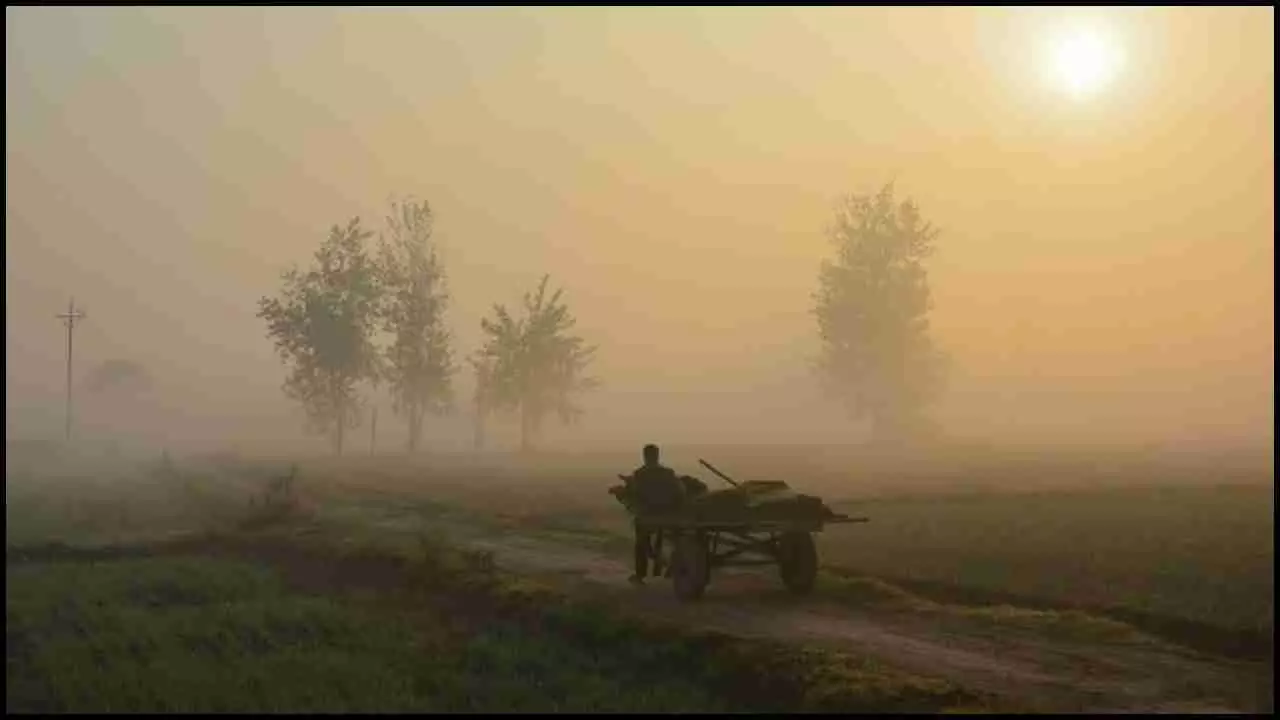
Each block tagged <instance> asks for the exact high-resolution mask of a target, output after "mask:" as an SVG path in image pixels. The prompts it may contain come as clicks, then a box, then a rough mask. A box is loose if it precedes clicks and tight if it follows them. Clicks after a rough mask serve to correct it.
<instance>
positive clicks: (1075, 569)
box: [6, 450, 1275, 653]
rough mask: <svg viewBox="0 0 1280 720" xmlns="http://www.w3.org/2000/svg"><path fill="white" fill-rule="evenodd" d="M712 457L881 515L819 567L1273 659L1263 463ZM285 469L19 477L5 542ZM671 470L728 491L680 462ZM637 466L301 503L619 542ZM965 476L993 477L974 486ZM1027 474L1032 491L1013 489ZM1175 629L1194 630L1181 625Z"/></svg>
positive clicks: (214, 502) (144, 524) (564, 466)
mask: <svg viewBox="0 0 1280 720" xmlns="http://www.w3.org/2000/svg"><path fill="white" fill-rule="evenodd" d="M719 453H720V454H718V455H713V454H711V453H705V454H706V455H711V457H712V458H713V459H714V460H715V461H716V462H717V464H721V465H722V466H723V467H724V468H725V469H726V470H729V471H730V472H732V473H734V474H737V475H739V476H740V477H741V476H744V475H745V476H747V477H787V478H788V480H789V481H790V482H791V483H792V485H793V487H795V488H796V489H798V490H800V491H802V492H810V493H815V494H821V495H823V496H824V497H826V498H828V499H829V500H832V501H833V504H835V505H836V506H837V507H839V508H840V509H841V510H844V511H848V512H851V513H853V514H858V515H868V516H870V517H871V518H872V521H871V522H870V523H869V524H865V525H858V526H852V527H836V528H829V529H828V530H827V531H826V532H824V533H823V534H822V535H821V536H820V537H819V542H820V550H821V553H822V557H823V561H824V564H826V565H827V566H828V567H830V568H833V569H835V570H839V571H846V572H849V573H853V574H862V575H869V576H873V577H876V578H879V579H882V580H887V581H889V582H892V583H895V584H898V585H900V586H903V587H905V588H909V589H911V590H912V591H913V592H916V593H920V594H923V595H930V594H934V595H943V596H946V597H948V598H951V599H957V598H959V599H964V598H965V597H968V596H973V597H974V598H975V599H976V600H977V601H979V602H987V603H989V602H991V601H993V600H999V599H1000V598H1004V597H1007V598H1013V599H1016V601H1017V602H1018V604H1020V605H1024V606H1026V605H1028V604H1030V605H1036V604H1037V603H1039V604H1043V605H1045V606H1049V607H1075V606H1082V607H1085V608H1089V609H1109V610H1114V611H1116V612H1120V613H1122V614H1123V613H1128V615H1126V616H1125V617H1126V618H1127V617H1129V616H1134V615H1136V616H1141V617H1142V618H1145V619H1146V620H1150V621H1151V622H1148V623H1147V624H1146V626H1148V627H1151V626H1162V624H1163V625H1166V626H1170V627H1173V629H1174V630H1175V631H1177V632H1183V631H1185V632H1187V633H1191V634H1193V635H1194V634H1196V633H1199V634H1204V633H1209V634H1212V633H1220V634H1223V635H1225V636H1232V637H1235V636H1241V637H1243V638H1244V639H1243V640H1241V641H1240V642H1243V643H1244V644H1245V645H1249V646H1250V647H1252V648H1253V649H1252V650H1251V651H1250V652H1255V653H1256V652H1258V648H1259V646H1266V648H1267V649H1268V651H1269V648H1270V647H1271V635H1272V633H1273V630H1274V541H1273V535H1274V527H1275V522H1274V495H1273V488H1274V484H1273V479H1272V477H1273V476H1272V474H1271V473H1270V471H1269V468H1265V467H1264V468H1262V469H1258V468H1244V469H1242V468H1240V467H1236V466H1232V465H1231V464H1229V463H1223V464H1220V465H1217V466H1211V465H1208V464H1204V463H1202V464H1201V465H1198V466H1191V465H1189V466H1185V467H1183V466H1176V465H1169V466H1155V465H1152V464H1150V463H1147V464H1143V463H1139V462H1136V461H1129V462H1128V463H1127V464H1126V463H1124V462H1119V461H1115V462H1103V461H1101V460H1097V461H1094V462H1092V463H1083V462H1079V461H1077V462H1076V463H1075V464H1074V465H1072V464H1059V465H1051V464H1044V465H1036V464H1035V462H1034V461H1033V460H1028V459H1023V460H1020V461H1018V462H1021V463H1022V464H1020V465H1019V464H1017V463H1014V462H1013V461H1012V460H1008V459H1004V460H1002V461H1001V462H1003V463H1005V464H1003V465H1002V464H1001V462H996V461H995V460H990V459H988V460H984V461H983V462H984V463H985V464H980V463H976V461H969V462H970V464H969V465H965V464H963V463H959V462H958V461H957V462H955V463H950V464H947V465H946V466H945V467H942V468H940V469H937V472H936V473H935V474H933V475H931V474H930V473H929V472H928V470H929V468H927V467H922V466H919V465H916V466H910V465H904V466H902V467H901V468H899V470H898V471H896V474H895V472H893V471H892V470H893V467H892V466H890V465H887V464H885V463H884V462H883V461H881V464H880V465H875V464H873V463H870V462H867V463H864V464H863V465H862V466H860V467H859V469H858V470H857V471H856V472H855V471H850V472H847V473H843V474H842V473H840V472H835V471H833V470H831V468H830V466H825V467H824V466H820V465H817V464H814V463H813V462H812V461H810V464H808V465H805V464H804V462H802V461H801V460H797V466H798V467H800V468H802V470H803V471H800V470H798V471H796V472H795V473H794V474H790V475H786V474H783V471H784V468H783V466H782V461H781V460H779V459H775V460H773V461H772V462H773V464H772V465H770V464H769V463H768V462H765V461H764V460H762V459H761V458H759V457H754V458H753V457H751V456H743V457H733V456H730V457H728V459H722V456H723V455H725V454H727V451H723V450H721V451H719ZM685 454H686V455H690V456H694V455H697V456H702V455H703V454H704V453H703V452H702V451H687V452H686V453H685ZM288 462H289V461H288V459H287V458H279V459H267V460H264V459H261V458H259V459H255V460H252V461H250V460H236V459H234V458H222V459H212V460H208V459H207V460H202V461H198V462H197V461H184V462H183V463H181V468H180V472H179V473H178V474H177V475H174V476H164V475H163V474H155V473H152V471H151V470H150V469H148V468H145V467H135V468H125V469H120V470H117V471H115V472H113V473H111V474H106V473H98V474H90V475H88V476H87V477H86V474H85V473H84V472H83V471H80V472H79V473H78V474H76V473H71V474H64V476H59V477H43V478H36V477H34V476H32V477H25V476H24V477H10V478H9V481H8V482H7V484H6V487H7V498H6V521H7V526H6V540H7V543H8V544H9V545H13V544H23V543H32V542H46V541H50V540H62V541H66V542H119V541H123V540H131V539H137V538H139V537H148V536H149V537H154V536H162V535H165V534H168V533H173V532H179V531H183V530H190V529H193V528H194V529H199V528H206V527H215V526H217V525H218V524H219V523H225V522H227V521H228V519H230V518H234V517H236V516H237V515H239V514H242V513H243V512H244V511H245V508H246V507H247V505H248V503H249V502H250V500H251V499H252V498H253V497H254V495H255V493H257V492H259V490H260V489H261V487H262V486H263V484H264V483H265V481H266V479H267V478H269V477H270V476H272V475H273V474H279V473H280V472H282V471H283V470H284V469H285V468H286V467H287V465H288ZM669 462H670V463H671V464H672V465H673V466H675V467H676V468H677V469H678V470H680V471H681V472H691V473H693V474H698V475H700V476H702V477H704V478H705V479H707V480H710V481H712V482H718V481H716V480H715V479H714V478H712V477H709V473H706V472H705V471H703V472H697V470H700V468H698V467H697V466H696V464H694V463H691V462H689V460H688V458H687V457H683V456H681V455H677V456H676V458H675V459H673V460H669ZM633 464H634V458H629V456H602V457H589V458H577V459H568V458H554V457H553V458H543V459H541V460H539V461H536V462H530V461H526V460H518V459H511V458H488V459H483V458H482V459H474V458H471V459H468V458H456V457H455V458H450V457H427V458H426V459H421V460H417V461H414V462H406V461H403V460H395V459H378V460H376V461H371V460H369V459H366V458H349V459H345V460H341V461H334V460H330V459H319V460H311V461H306V462H303V463H301V475H300V478H301V479H300V481H299V489H300V493H301V494H302V495H303V497H304V498H305V499H306V501H307V502H310V503H313V504H317V505H324V506H326V507H344V506H351V507H355V506H357V505H358V504H359V503H362V502H389V503H395V504H401V505H403V504H406V503H427V504H431V503H435V504H442V505H447V506H450V507H458V508H464V509H467V510H469V511H471V512H472V513H473V517H475V518H476V521H477V522H478V521H479V520H480V519H482V518H484V517H503V518H504V519H506V520H512V519H514V520H516V521H518V522H523V523H526V524H527V525H529V526H531V527H538V528H541V529H543V530H546V531H551V530H555V529H557V528H558V529H568V530H584V529H585V530H588V531H590V532H593V533H602V534H605V535H609V536H612V537H614V538H615V539H621V538H625V537H626V533H627V530H628V525H627V518H626V517H625V515H624V514H623V513H622V512H621V509H620V508H619V507H618V506H616V504H614V501H613V500H612V498H610V497H609V496H608V495H607V494H606V493H605V490H606V488H607V487H608V485H609V484H611V483H612V482H614V477H615V474H616V473H617V472H626V471H628V470H629V469H630V467H631V466H632V465H633ZM691 465H692V467H690V466H691ZM747 467H749V468H753V470H754V469H755V468H761V467H763V468H764V469H762V470H759V471H756V472H752V473H751V474H750V475H747V474H746V473H745V472H744V471H743V470H741V468H747ZM1090 468H1093V469H1092V470H1090ZM961 476H963V477H967V478H970V479H972V478H980V479H983V480H984V481H983V482H976V481H974V482H969V483H967V484H966V483H962V482H960V481H959V479H958V478H960V477H961ZM1023 477H1035V478H1038V480H1037V482H1036V483H1034V484H1032V483H1026V482H1020V480H1019V479H1020V478H1023ZM1073 478H1076V479H1077V480H1078V481H1077V482H1075V483H1073V482H1072V479H1073ZM623 544H624V543H623ZM619 547H622V544H620V545H619ZM1179 623H1182V624H1187V625H1189V626H1190V629H1189V630H1188V629H1186V628H1182V629H1181V630H1179V629H1178V627H1174V626H1178V624H1179ZM1233 634H1234V635H1233ZM1228 640H1229V641H1230V642H1227V645H1231V643H1232V642H1236V641H1235V640H1230V638H1228ZM1236 644H1237V645H1238V644H1240V643H1239V642H1237V643H1236Z"/></svg>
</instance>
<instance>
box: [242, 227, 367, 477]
mask: <svg viewBox="0 0 1280 720" xmlns="http://www.w3.org/2000/svg"><path fill="white" fill-rule="evenodd" d="M370 236H371V233H369V232H367V231H365V230H364V229H362V228H361V227H360V218H358V217H357V218H352V220H351V221H350V222H349V223H347V225H346V227H342V226H339V225H334V226H333V227H332V229H331V230H330V231H329V237H328V238H327V239H326V240H325V241H324V242H323V243H322V244H321V246H320V248H319V249H318V250H317V251H316V253H315V256H314V263H313V265H312V267H311V269H310V270H308V271H306V272H302V271H300V270H299V269H297V268H292V269H290V270H288V271H286V272H285V273H283V274H282V275H281V280H282V287H281V290H280V294H279V295H278V296H277V297H263V298H262V299H261V300H259V301H258V313H257V315H258V317H260V318H262V319H263V320H265V321H266V323H267V337H269V338H271V340H272V341H274V343H275V346H276V351H277V352H278V353H279V354H280V357H281V359H282V360H283V361H284V362H285V364H286V365H288V366H289V371H288V376H287V377H286V379H285V382H284V392H285V395H286V396H288V397H289V398H291V399H294V400H297V401H298V402H300V403H301V404H302V406H303V408H304V410H305V411H306V413H307V429H308V430H311V431H314V432H321V433H324V432H332V433H333V436H332V437H333V447H334V450H335V452H337V453H338V454H339V455H341V454H342V446H343V439H344V434H345V430H346V429H348V428H353V427H356V426H358V425H359V423H360V397H359V394H358V386H359V383H360V382H361V381H362V380H372V379H374V378H375V377H376V376H377V373H378V370H379V361H378V355H377V350H376V348H375V347H374V344H373V333H374V330H375V328H376V320H377V314H378V304H379V298H380V291H381V290H380V283H379V273H378V271H377V268H376V266H375V264H374V262H373V261H372V259H371V258H370V257H369V253H368V249H367V247H366V245H365V242H366V241H367V240H368V239H369V237H370Z"/></svg>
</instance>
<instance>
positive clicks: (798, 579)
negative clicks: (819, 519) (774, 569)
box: [778, 532, 818, 595]
mask: <svg viewBox="0 0 1280 720" xmlns="http://www.w3.org/2000/svg"><path fill="white" fill-rule="evenodd" d="M778 569H779V570H780V571H781V572H782V582H783V584H784V585H786V586H787V589H788V590H790V591H791V592H793V593H795V594H796V595H808V594H809V593H810V592H813V586H814V585H815V584H816V583H817V580H818V548H817V546H815V545H814V544H813V535H811V534H809V533H807V532H789V533H785V534H784V535H783V536H782V537H781V538H779V539H778Z"/></svg>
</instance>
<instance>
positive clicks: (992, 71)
mask: <svg viewBox="0 0 1280 720" xmlns="http://www.w3.org/2000/svg"><path fill="white" fill-rule="evenodd" d="M5 19H6V33H7V34H6V74H5V77H6V91H5V93H6V101H7V110H6V116H5V118H6V146H5V147H6V166H5V167H6V198H5V230H6V236H5V238H6V239H5V259H6V270H5V280H6V288H5V299H6V315H5V319H6V338H5V342H6V345H5V355H6V420H7V427H8V428H9V431H10V432H11V433H13V432H17V431H18V430H19V429H21V428H38V431H41V432H43V431H57V430H58V429H60V422H61V410H62V406H61V402H62V391H63V377H64V375H63V374H64V365H63V363H64V353H65V331H64V330H63V328H62V327H61V326H60V325H59V323H58V321H57V320H56V319H55V318H54V317H53V316H54V314H55V313H57V312H59V311H61V310H62V309H63V308H64V307H65V305H66V302H67V299H68V296H69V295H71V294H74V295H75V296H76V298H77V302H78V303H81V304H82V305H83V306H84V307H85V308H86V309H87V312H88V313H89V319H88V321H87V322H86V323H85V324H84V325H83V327H82V329H80V330H78V331H77V336H76V341H77V363H78V364H79V367H80V369H81V370H87V369H88V368H89V367H90V366H91V365H93V364H96V363H97V362H101V361H103V360H106V359H111V358H130V359H134V360H137V361H139V362H142V363H144V364H146V365H147V366H148V367H150V369H151V370H152V372H153V373H154V374H155V376H156V378H157V382H158V386H159V387H160V388H161V391H160V392H159V393H158V397H159V398H160V400H159V402H161V404H162V405H163V408H162V409H161V408H152V409H151V410H150V411H148V413H149V414H147V413H142V414H141V415H146V417H148V418H150V420H148V421H147V422H145V423H143V424H144V425H148V427H151V428H153V429H154V428H155V427H159V426H160V425H162V426H163V428H164V431H165V432H166V433H168V434H170V435H173V436H175V437H177V436H183V437H186V436H190V435H194V434H201V433H203V434H206V435H217V436H218V437H219V438H231V439H234V440H235V441H237V442H241V441H243V442H251V441H255V440H256V441H263V440H264V438H271V439H272V440H274V439H275V438H277V437H278V438H280V439H281V441H282V442H283V441H285V440H289V439H292V438H296V437H298V436H299V434H300V432H299V429H298V426H299V423H298V422H296V421H295V420H294V419H293V417H294V416H293V415H292V413H293V412H294V409H293V408H292V406H291V405H290V404H289V403H288V402H286V401H285V400H284V399H283V397H282V396H281V394H280V392H279V385H280V382H281V380H282V379H283V370H282V368H281V366H280V365H279V363H278V361H277V360H276V358H275V356H274V354H273V350H272V347H271V344H270V343H269V342H268V341H267V340H266V339H265V337H264V333H263V331H264V328H263V325H262V322H261V321H260V320H258V319H257V318H255V317H254V312H255V310H256V301H257V299H258V298H259V297H260V296H262V295H263V294H267V293H271V292H273V291H274V290H275V288H276V286H277V278H278V275H279V273H280V272H281V271H282V270H284V269H286V268H287V267H288V266H289V265H290V264H292V263H300V262H307V261H309V259H310V254H311V253H312V251H313V250H314V248H315V246H316V244H317V243H318V242H319V241H320V240H321V239H322V238H323V237H324V235H325V234H326V232H327V229H328V227H329V226H330V225H332V224H334V223H340V222H345V221H346V220H347V219H348V218H350V217H351V216H353V215H360V216H362V217H363V218H365V219H366V220H367V221H369V223H370V224H372V225H374V226H375V227H376V226H377V225H378V224H380V220H381V218H382V216H383V214H384V211H385V209H386V207H387V200H388V198H389V197H390V196H392V195H393V194H412V195H416V196H418V197H421V198H425V199H427V200H429V201H430V202H431V203H432V205H433V206H434V207H435V209H436V212H437V218H438V219H437V231H438V238H439V240H440V242H441V243H442V246H443V248H444V254H445V258H446V261H447V263H448V265H447V270H448V272H449V276H450V282H451V286H452V289H453V293H454V297H455V304H454V308H453V311H452V316H451V318H450V321H451V325H452V327H453V329H454V332H455V334H456V336H457V338H458V344H459V350H460V351H461V352H463V353H465V352H469V351H471V350H472V349H474V347H475V345H476V342H477V340H478V324H479V319H480V317H481V315H483V314H485V313H486V312H487V311H488V309H489V308H490V307H491V305H492V304H493V303H494V302H506V303H513V302H518V300H519V297H520V295H521V293H522V292H523V291H524V290H525V289H527V288H529V287H531V286H532V285H534V284H535V283H536V282H537V280H538V278H539V277H540V276H541V275H542V274H543V273H544V272H545V273H551V275H552V277H553V280H554V281H555V282H556V283H557V284H559V285H561V286H563V287H564V288H565V290H566V293H567V296H568V299H569V301H570V303H571V304H572V305H573V306H574V307H575V308H576V311H577V314H578V317H579V322H580V329H581V330H582V332H583V334H584V335H586V336H587V337H588V338H589V339H592V340H594V341H596V342H597V343H599V345H600V350H599V355H598V362H597V364H596V366H595V372H596V374H597V375H598V376H599V377H600V379H601V380H602V381H603V382H604V385H603V387H602V388H601V390H600V391H599V392H597V393H596V394H595V395H594V396H593V397H592V398H590V400H589V403H588V408H589V412H590V415H589V420H590V421H589V423H588V424H586V425H584V426H582V427H580V428H578V429H575V430H572V431H556V432H555V433H553V435H552V436H551V437H552V438H554V439H555V442H556V443H559V444H562V445H564V444H568V443H570V442H582V443H587V442H593V443H594V442H600V443H638V442H641V441H642V440H646V441H647V440H649V439H655V440H663V439H671V438H675V437H680V438H688V439H695V440H697V439H705V440H715V441H731V440H734V439H739V440H743V441H746V442H758V441H760V440H762V439H764V438H768V437H772V438H775V439H777V440H778V441H780V442H804V441H818V442H823V441H830V440H832V439H833V438H839V437H842V434H843V436H848V434H849V433H850V426H849V425H847V424H845V423H842V422H841V421H840V415H839V414H838V412H836V411H835V409H834V408H832V407H831V406H830V405H828V404H827V403H826V402H825V401H824V399H823V398H822V396H821V394H820V393H819V392H818V390H817V389H816V386H815V385H814V383H813V382H812V380H811V378H810V376H809V371H808V369H807V365H806V363H807V362H808V361H809V359H810V358H811V357H813V356H814V355H815V353H816V351H817V341H816V323H815V321H814V319H813V317H812V315H811V307H812V299H811V294H812V292H813V291H814V289H815V287H816V274H817V269H818V265H819V263H820V262H821V261H822V260H823V259H824V258H825V257H827V256H828V255H829V254H830V246H829V244H828V242H827V240H826V239H825V237H824V234H823V230H824V228H825V227H826V225H827V223H828V222H829V221H830V219H831V217H832V210H833V207H834V202H835V200H836V199H837V197H838V196H840V195H841V194H844V193H848V192H854V191H858V192H863V191H869V190H874V189H876V188H877V187H878V186H879V185H880V184H882V183H884V182H887V181H889V180H895V181H896V183H897V188H898V190H899V193H900V194H906V195H909V196H911V197H913V198H914V199H916V200H917V201H918V202H919V204H920V206H921V208H922V210H923V212H924V213H925V215H926V216H927V217H928V218H929V219H930V220H932V221H933V222H934V223H935V224H936V225H937V226H939V228H940V229H941V235H940V236H939V239H938V251H937V253H936V255H935V256H934V257H933V259H932V260H931V262H930V265H929V269H930V273H931V281H932V285H933V289H934V300H935V306H936V308H935V311H934V313H933V316H932V321H933V327H934V332H935V336H936V338H937V341H938V343H939V344H940V345H941V346H942V347H943V348H944V349H945V350H946V351H947V352H949V353H950V354H951V357H952V361H953V367H952V374H951V378H950V383H951V384H950V391H949V393H948V395H947V397H946V398H944V400H943V402H942V403H941V405H940V407H939V417H941V418H942V419H944V420H945V422H946V423H947V425H948V427H950V428H951V429H952V430H953V431H955V432H958V433H963V434H967V435H977V436H982V435H989V436H994V437H1007V438H1023V439H1025V438H1070V439H1072V440H1073V441H1122V442H1158V443H1177V444H1184V445H1185V444H1186V443H1188V442H1194V441H1203V442H1206V443H1222V442H1228V443H1253V444H1258V443H1266V444H1270V443H1271V442H1272V439H1273V433H1272V422H1273V417H1274V415H1273V407H1274V405H1273V397H1274V395H1273V393H1274V375H1273V371H1272V365H1273V360H1274V330H1273V327H1274V312H1273V310H1272V300H1273V296H1274V271H1273V268H1272V264H1273V259H1274V245H1273V231H1274V211H1273V208H1274V205H1273V203H1272V194H1273V190H1274V179H1273V172H1274V159H1275V155H1274V152H1275V150H1274V147H1275V146H1274V139H1273V132H1274V107H1273V103H1274V75H1273V70H1272V66H1273V62H1274V34H1273V32H1274V31H1273V23H1274V10H1273V9H1271V8H1251V9H1217V8H1214V9H1204V8H1200V9H1196V8H1145V9H1139V8H1132V9H1116V10H1100V9H1083V8H1077V9H1069V10H1053V9H1037V10H1020V9H1013V8H985V9H970V8H929V9H910V8H893V9H877V8H822V9H766V8H737V9H730V8H725V9H691V8H646V9H623V8H607V9H592V8H580V7H579V8H569V7H562V8H550V9H542V10H534V9H511V8H503V9H493V10H484V9H457V10H450V9H441V8H432V9H410V8H396V9H378V8H306V9H301V8H275V9H259V8H232V7H224V8H114V9H106V8H104V9H67V8H36V7H25V8H18V9H13V8H10V9H6V18H5ZM1082 22H1083V23H1092V24H1093V25H1092V26H1093V27H1097V28H1101V30H1100V32H1103V33H1104V34H1105V37H1106V38H1107V40H1106V43H1107V47H1108V48H1109V49H1110V51H1111V52H1112V54H1113V55H1117V56H1119V57H1121V62H1120V64H1119V65H1117V66H1116V67H1117V69H1116V71H1115V73H1114V79H1113V81H1112V82H1111V83H1110V84H1109V85H1107V86H1106V87H1102V88H1100V89H1099V90H1098V91H1097V92H1096V93H1095V94H1093V95H1091V96H1088V97H1075V96H1072V95H1070V94H1069V93H1067V92H1065V87H1064V85H1063V83H1062V82H1061V81H1055V80H1054V79H1053V77H1051V76H1050V75H1049V70H1050V69H1051V68H1052V67H1053V66H1052V64H1051V60H1050V58H1049V57H1048V56H1049V54H1050V53H1051V52H1052V49H1053V48H1054V47H1056V45H1055V43H1056V42H1058V40H1059V39H1060V38H1061V37H1063V36H1064V34H1069V33H1070V31H1071V30H1072V28H1075V27H1077V23H1082ZM459 385H460V389H461V390H462V395H463V396H464V397H465V396H466V394H467V393H468V392H469V389H470V378H468V377H466V376H465V375H463V376H462V377H461V378H460V379H459ZM85 402H86V406H85V410H84V412H85V413H86V419H85V422H86V423H90V422H93V421H94V417H95V416H94V412H95V411H94V409H93V407H92V406H91V403H90V401H89V400H86V401H85ZM141 415H140V417H141ZM96 417H97V421H98V422H105V421H106V420H105V419H104V417H103V415H102V413H101V412H100V411H99V412H98V414H97V416H96ZM116 420H117V421H119V422H123V421H122V420H119V419H118V418H117V419H116ZM384 422H386V423H387V425H386V426H387V427H389V428H394V429H392V430H389V432H393V433H395V435H392V436H389V437H388V439H387V440H385V441H384V442H385V443H387V444H390V443H392V442H394V443H399V442H401V437H400V434H401V433H402V430H401V429H400V427H399V425H398V424H392V423H391V422H390V421H384ZM429 427H430V426H429ZM465 428H466V418H465V417H460V418H458V419H457V420H456V421H455V422H454V423H453V426H452V427H451V428H450V430H449V432H450V433H453V435H451V436H450V437H458V438H461V437H465ZM428 432H431V430H430V429H429V430H428Z"/></svg>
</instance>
